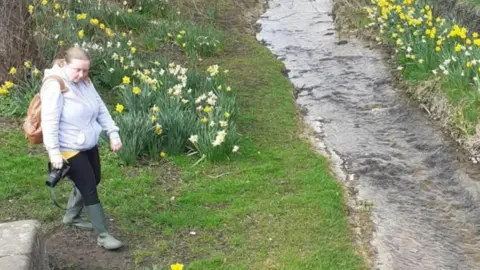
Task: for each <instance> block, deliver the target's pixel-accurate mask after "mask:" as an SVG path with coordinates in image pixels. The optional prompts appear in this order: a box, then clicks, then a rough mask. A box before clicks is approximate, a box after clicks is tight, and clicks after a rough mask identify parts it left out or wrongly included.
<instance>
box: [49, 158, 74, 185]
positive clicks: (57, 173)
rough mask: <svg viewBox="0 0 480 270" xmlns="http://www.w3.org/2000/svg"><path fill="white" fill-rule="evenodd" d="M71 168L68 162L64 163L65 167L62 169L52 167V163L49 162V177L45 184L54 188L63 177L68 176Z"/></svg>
mask: <svg viewBox="0 0 480 270" xmlns="http://www.w3.org/2000/svg"><path fill="white" fill-rule="evenodd" d="M69 170H70V166H68V164H66V163H64V164H63V167H62V168H61V169H55V168H53V167H52V164H51V163H50V162H49V163H48V177H47V181H45V184H46V185H47V186H49V187H52V188H53V187H55V186H56V185H57V183H58V182H59V181H60V180H61V179H62V178H64V177H65V176H67V174H68V171H69Z"/></svg>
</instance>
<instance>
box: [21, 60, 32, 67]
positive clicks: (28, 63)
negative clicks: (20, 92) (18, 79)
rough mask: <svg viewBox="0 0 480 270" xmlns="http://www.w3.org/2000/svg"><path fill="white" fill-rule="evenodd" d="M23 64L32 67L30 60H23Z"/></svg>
mask: <svg viewBox="0 0 480 270" xmlns="http://www.w3.org/2000/svg"><path fill="white" fill-rule="evenodd" d="M23 65H24V66H25V67H26V68H31V67H32V62H30V61H25V63H23Z"/></svg>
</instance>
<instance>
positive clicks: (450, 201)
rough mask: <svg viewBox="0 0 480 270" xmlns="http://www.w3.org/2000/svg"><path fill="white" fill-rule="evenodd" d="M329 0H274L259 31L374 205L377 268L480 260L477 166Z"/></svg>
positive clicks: (310, 117)
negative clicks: (337, 25)
mask: <svg viewBox="0 0 480 270" xmlns="http://www.w3.org/2000/svg"><path fill="white" fill-rule="evenodd" d="M331 12H332V3H330V1H329V0H272V1H270V2H269V7H268V8H267V11H266V13H265V14H264V15H263V16H262V17H261V18H260V20H259V24H260V26H261V31H260V32H259V33H258V37H257V38H258V39H259V40H262V41H264V42H265V43H266V44H267V47H268V48H269V49H270V50H271V51H272V52H273V53H274V54H276V55H277V56H278V57H279V58H280V59H282V61H283V62H284V63H285V66H286V68H287V69H288V70H290V71H289V73H288V76H289V79H290V80H291V82H292V83H293V84H294V86H295V88H296V89H297V102H298V104H299V105H300V106H301V107H302V109H303V111H304V118H305V121H307V122H308V123H309V124H310V125H311V127H312V128H313V129H314V130H315V131H316V136H317V137H318V138H320V139H321V141H322V143H323V144H324V145H325V146H326V148H327V149H329V151H333V152H334V153H336V154H337V155H338V156H340V157H341V159H342V160H343V162H344V163H343V168H344V171H345V173H346V174H347V175H349V176H350V177H347V179H346V180H345V181H353V183H354V185H355V186H356V188H357V189H358V195H357V196H358V199H360V200H370V201H373V202H374V203H375V206H374V207H373V208H372V220H373V224H374V234H373V236H372V241H371V244H372V245H373V247H374V248H375V250H376V251H377V255H376V256H375V258H374V261H375V268H376V269H409V270H410V269H480V239H479V237H478V235H479V229H480V227H479V225H480V208H479V205H480V185H479V182H478V181H477V179H479V178H478V176H479V175H480V173H479V172H478V169H477V168H475V167H474V166H473V165H471V164H469V163H468V162H464V161H461V159H460V158H459V154H458V152H457V151H456V149H455V145H454V144H453V143H452V142H451V141H450V140H449V139H448V138H445V137H444V135H443V134H442V132H441V131H440V129H439V128H438V127H437V126H436V125H434V124H433V123H432V122H431V121H430V120H429V119H428V117H427V116H426V114H425V113H424V112H423V111H422V110H421V109H419V108H417V107H414V106H412V105H409V104H408V103H407V101H406V99H405V98H404V97H403V96H402V95H401V93H400V92H399V91H397V90H395V89H394V87H393V86H392V82H391V79H390V77H389V72H388V69H387V66H386V64H385V62H384V59H383V58H382V57H383V56H382V54H381V53H380V52H378V51H375V50H372V49H371V48H369V47H368V46H366V45H367V44H365V43H364V42H362V41H360V40H356V39H346V40H339V38H338V34H337V33H336V32H335V30H334V23H333V19H332V15H331Z"/></svg>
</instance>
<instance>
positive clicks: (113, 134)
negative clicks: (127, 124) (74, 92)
mask: <svg viewBox="0 0 480 270" xmlns="http://www.w3.org/2000/svg"><path fill="white" fill-rule="evenodd" d="M94 91H95V95H96V98H97V102H98V105H99V106H100V108H99V113H98V117H97V122H98V123H99V124H100V126H102V129H103V130H104V131H105V132H106V133H107V135H108V137H109V138H110V139H114V138H120V135H119V134H118V132H119V131H120V129H119V128H118V126H116V125H115V123H114V122H113V119H112V116H111V115H110V112H109V111H108V109H107V106H105V102H103V100H102V98H101V97H100V95H99V94H98V92H97V91H96V90H94Z"/></svg>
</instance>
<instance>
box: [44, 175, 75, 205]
mask: <svg viewBox="0 0 480 270" xmlns="http://www.w3.org/2000/svg"><path fill="white" fill-rule="evenodd" d="M71 182H72V186H73V192H74V195H77V194H76V193H77V190H76V189H75V183H73V181H71ZM49 189H50V199H51V200H52V203H53V204H54V205H55V206H57V207H58V208H60V209H62V210H65V211H67V210H68V208H63V207H61V206H60V204H59V203H58V201H57V199H56V196H55V188H54V187H50V188H49Z"/></svg>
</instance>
